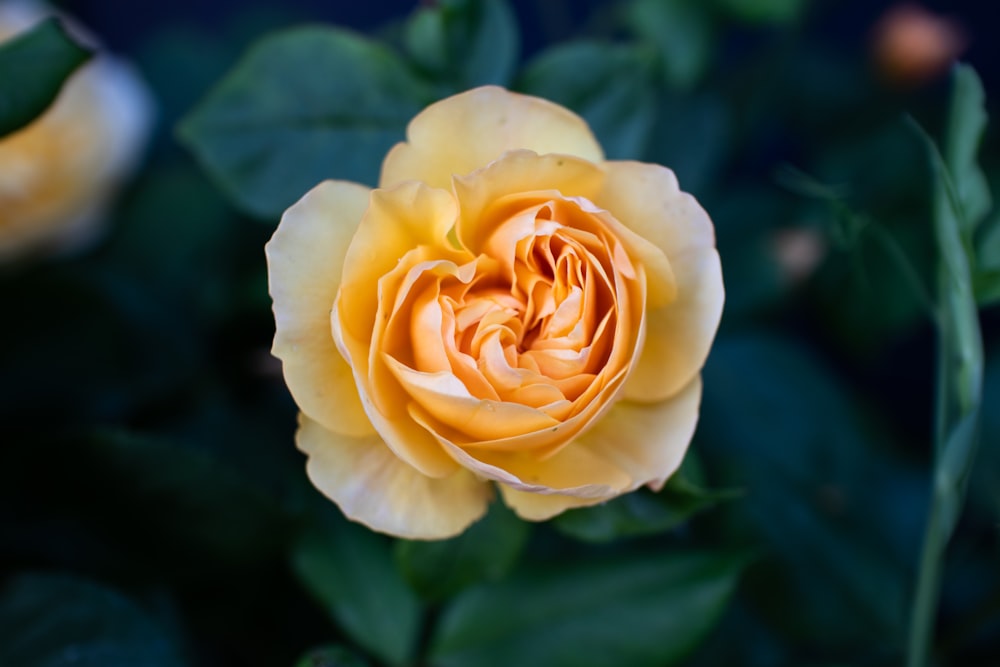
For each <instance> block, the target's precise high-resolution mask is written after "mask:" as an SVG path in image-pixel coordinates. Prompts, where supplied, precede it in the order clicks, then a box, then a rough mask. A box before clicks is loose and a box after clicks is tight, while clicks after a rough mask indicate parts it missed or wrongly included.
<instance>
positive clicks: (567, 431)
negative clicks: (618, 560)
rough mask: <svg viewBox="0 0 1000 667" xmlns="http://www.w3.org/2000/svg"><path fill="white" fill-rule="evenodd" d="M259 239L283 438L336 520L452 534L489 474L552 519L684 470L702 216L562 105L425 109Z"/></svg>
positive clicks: (662, 172) (524, 505)
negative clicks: (374, 172)
mask: <svg viewBox="0 0 1000 667" xmlns="http://www.w3.org/2000/svg"><path fill="white" fill-rule="evenodd" d="M266 250H267V259H268V267H269V281H270V291H271V296H272V298H273V299H274V315H275V322H276V325H277V330H276V334H275V338H274V347H273V353H274V355H275V356H277V357H278V358H280V359H281V361H282V362H283V370H284V376H285V380H286V382H287V384H288V387H289V389H290V391H291V393H292V396H293V397H294V399H295V401H296V402H297V404H298V406H299V408H300V409H301V414H300V417H299V430H298V434H297V438H296V440H297V444H298V447H299V448H300V449H301V450H302V451H303V452H305V453H306V454H307V455H308V457H309V461H308V465H307V471H308V474H309V477H310V479H311V480H312V482H313V483H314V484H315V485H316V487H318V488H319V489H320V491H322V492H323V493H324V494H325V495H327V496H328V497H330V498H331V499H333V500H334V501H335V502H336V503H337V504H338V505H339V506H340V508H341V509H342V510H343V512H344V513H345V514H346V515H347V516H348V517H349V518H351V519H354V520H356V521H360V522H362V523H364V524H366V525H367V526H369V527H370V528H373V529H375V530H378V531H383V532H386V533H391V534H394V535H398V536H402V537H407V538H427V539H434V538H443V537H448V536H451V535H455V534H457V533H459V532H461V531H462V530H464V529H465V527H467V526H468V525H469V524H470V523H471V522H473V521H475V520H476V519H477V518H479V517H480V516H482V515H483V513H484V512H485V511H486V508H487V505H488V503H489V502H490V500H491V498H492V496H493V492H494V488H499V490H500V494H501V495H502V497H503V500H504V502H505V503H506V504H507V505H508V506H509V507H511V508H513V510H514V511H515V512H516V513H517V514H518V515H519V516H521V517H523V518H525V519H530V520H543V519H546V518H549V517H552V516H554V515H556V514H558V513H560V512H562V511H564V510H566V509H568V508H572V507H581V506H586V505H594V504H597V503H601V502H604V501H606V500H608V499H611V498H614V497H616V496H619V495H621V494H623V493H628V492H630V491H633V490H635V489H637V488H639V487H641V486H643V485H646V486H649V487H651V488H653V489H659V488H660V487H662V485H663V484H664V482H665V481H666V479H667V478H668V477H670V475H671V474H672V473H673V472H674V471H675V470H676V469H677V467H678V466H679V465H680V463H681V460H682V458H683V456H684V453H685V450H686V449H687V446H688V443H689V442H690V440H691V437H692V434H693V433H694V430H695V424H696V422H697V420H698V406H699V402H700V398H701V380H700V375H699V373H700V370H701V367H702V365H703V364H704V361H705V358H706V356H707V355H708V351H709V347H710V346H711V343H712V339H713V337H714V335H715V331H716V328H717V327H718V323H719V318H720V316H721V313H722V304H723V297H724V292H723V286H722V273H721V268H720V264H719V256H718V254H717V252H716V250H715V234H714V230H713V227H712V223H711V221H710V220H709V217H708V215H706V213H705V211H704V210H702V208H701V207H700V206H699V205H698V203H697V202H696V201H695V200H694V199H693V198H692V197H691V196H689V195H687V194H685V193H683V192H681V191H680V190H679V189H678V185H677V180H676V179H675V178H674V174H673V173H672V172H671V171H670V170H669V169H666V168H664V167H660V166H657V165H653V164H643V163H639V162H618V161H605V159H604V155H603V153H602V151H601V147H600V146H599V145H598V143H597V142H596V140H595V139H594V136H593V135H592V133H591V132H590V129H589V128H588V127H587V125H586V123H584V121H583V120H582V119H580V118H579V117H577V116H576V115H574V114H573V113H571V112H570V111H568V110H566V109H564V108H562V107H560V106H557V105H555V104H552V103H550V102H547V101H545V100H542V99H538V98H534V97H528V96H524V95H519V94H515V93H511V92H508V91H506V90H503V89H501V88H496V87H485V88H478V89H475V90H471V91H469V92H466V93H462V94H460V95H456V96H454V97H451V98H448V99H445V100H443V101H441V102H438V103H436V104H433V105H431V106H430V107H428V108H427V109H425V110H424V111H423V112H422V113H420V114H419V115H418V116H417V117H416V118H414V119H413V121H411V123H410V125H409V128H408V130H407V141H406V142H404V143H400V144H397V145H396V146H395V147H394V148H393V149H392V150H391V151H390V152H389V154H388V155H387V156H386V158H385V161H384V162H383V164H382V173H381V178H380V182H379V187H378V188H377V189H375V190H370V189H368V188H366V187H363V186H361V185H357V184H354V183H347V182H343V181H326V182H323V183H321V184H319V185H318V186H316V187H315V188H314V189H313V190H312V191H310V192H309V193H308V194H306V196H305V197H303V198H302V199H301V200H300V201H299V202H298V203H296V204H295V205H294V206H292V207H291V208H289V209H288V211H286V212H285V214H284V216H283V217H282V219H281V223H280V225H279V226H278V228H277V230H276V231H275V233H274V236H273V238H272V239H271V241H270V242H269V243H268V245H267V249H266ZM494 483H495V485H494Z"/></svg>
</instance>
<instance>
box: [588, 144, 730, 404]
mask: <svg viewBox="0 0 1000 667" xmlns="http://www.w3.org/2000/svg"><path fill="white" fill-rule="evenodd" d="M606 168H607V178H606V180H605V185H604V190H603V191H602V192H601V194H600V195H598V197H597V199H596V200H595V203H596V204H597V205H598V206H601V207H602V208H605V209H607V210H608V211H609V212H611V213H612V214H613V215H614V216H615V217H616V218H617V219H618V220H619V221H620V222H621V223H622V224H624V225H626V226H628V227H629V228H631V229H632V230H633V231H635V232H636V233H637V234H638V235H639V236H642V237H643V238H645V239H648V240H649V241H651V242H652V243H654V244H655V245H656V246H658V247H659V248H660V249H661V250H663V252H664V253H665V254H666V255H667V259H669V260H670V265H671V268H672V269H673V272H674V277H675V279H676V281H677V296H676V299H675V300H674V301H673V302H671V303H670V304H669V305H667V306H665V307H662V308H649V309H648V311H647V313H646V322H647V324H646V326H647V329H646V343H645V346H644V348H643V352H642V356H641V357H640V358H639V359H638V360H637V361H636V364H635V370H634V371H633V373H632V375H631V377H630V378H629V381H628V382H627V383H626V385H625V398H627V399H631V400H635V401H660V400H663V399H665V398H667V397H669V396H672V395H673V394H674V393H676V392H677V391H680V390H681V389H682V388H683V387H684V386H685V385H687V384H688V383H689V382H690V381H691V379H692V378H693V377H694V376H695V375H696V374H697V373H698V371H699V370H700V369H701V367H702V366H703V365H704V364H705V359H706V358H707V357H708V352H709V349H710V348H711V345H712V340H713V339H714V337H715V332H716V330H717V329H718V326H719V320H720V319H721V317H722V306H723V303H724V301H725V289H724V287H723V284H722V267H721V264H720V262H719V255H718V253H717V252H716V250H715V230H714V228H713V227H712V221H711V220H710V219H709V217H708V214H707V213H705V211H704V209H702V208H701V206H699V204H698V202H697V201H695V199H694V198H693V197H691V196H690V195H688V194H687V193H684V192H681V191H680V190H679V189H678V187H677V179H676V178H675V177H674V174H673V172H671V171H670V170H669V169H666V168H665V167H660V166H658V165H652V164H643V163H639V162H608V163H606Z"/></svg>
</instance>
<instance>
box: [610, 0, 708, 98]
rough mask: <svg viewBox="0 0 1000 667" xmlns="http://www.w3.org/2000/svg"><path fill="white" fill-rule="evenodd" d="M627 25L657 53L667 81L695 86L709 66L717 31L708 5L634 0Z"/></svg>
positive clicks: (683, 86)
mask: <svg viewBox="0 0 1000 667" xmlns="http://www.w3.org/2000/svg"><path fill="white" fill-rule="evenodd" d="M625 19H626V21H627V23H628V26H629V27H630V28H631V29H632V31H633V32H634V33H635V34H636V35H638V36H639V37H640V39H642V40H643V41H644V42H646V43H648V44H650V45H651V46H652V47H653V49H654V50H655V52H656V53H657V55H658V58H659V63H660V70H661V72H662V74H663V77H664V80H665V81H666V83H667V84H668V85H669V86H670V87H672V88H675V89H689V88H691V87H693V86H694V85H695V84H696V83H697V82H698V81H699V80H700V79H701V78H702V76H704V74H705V72H706V71H707V70H708V67H709V65H710V64H711V59H712V55H713V53H714V51H715V42H716V35H715V29H714V26H713V25H712V21H711V17H710V16H709V14H708V11H707V7H706V6H705V5H704V4H701V3H695V2H689V1H688V0H635V1H634V2H633V3H632V4H631V6H630V7H629V9H628V13H627V14H626V17H625Z"/></svg>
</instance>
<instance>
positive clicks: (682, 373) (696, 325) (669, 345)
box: [624, 248, 725, 401]
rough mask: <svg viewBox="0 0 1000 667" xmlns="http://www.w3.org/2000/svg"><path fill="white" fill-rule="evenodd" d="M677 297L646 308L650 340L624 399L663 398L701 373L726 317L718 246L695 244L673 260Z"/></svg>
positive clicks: (631, 378) (647, 330)
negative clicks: (660, 306) (723, 312)
mask: <svg viewBox="0 0 1000 667" xmlns="http://www.w3.org/2000/svg"><path fill="white" fill-rule="evenodd" d="M671 263H672V266H673V269H674V275H675V276H676V277H677V299H676V300H675V301H674V302H673V303H671V304H670V305H668V306H666V307H664V308H650V309H648V310H647V311H646V342H645V344H644V345H643V348H642V354H641V356H640V357H639V358H638V359H637V360H636V361H635V364H634V369H633V372H632V375H631V376H630V377H629V379H628V381H627V382H626V383H625V394H624V396H625V398H627V399H630V400H634V401H660V400H663V399H665V398H667V397H669V396H672V395H673V394H675V393H676V392H677V391H680V390H681V389H682V388H683V387H684V386H685V385H687V384H688V383H689V382H690V381H691V379H692V378H693V377H694V376H696V375H697V374H698V372H699V371H700V370H701V367H702V366H703V365H704V364H705V359H707V358H708V353H709V350H710V349H711V347H712V340H713V339H714V338H715V332H716V330H717V329H718V328H719V320H720V319H721V318H722V305H723V302H724V301H725V291H724V289H723V286H722V266H721V264H720V262H719V254H718V253H717V252H716V251H715V249H714V248H692V249H689V250H687V251H686V252H683V253H682V254H679V255H675V256H674V257H672V258H671Z"/></svg>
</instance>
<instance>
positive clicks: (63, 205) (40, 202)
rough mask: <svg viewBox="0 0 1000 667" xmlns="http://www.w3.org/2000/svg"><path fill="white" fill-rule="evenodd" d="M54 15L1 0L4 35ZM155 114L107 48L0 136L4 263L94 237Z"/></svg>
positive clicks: (141, 87)
mask: <svg viewBox="0 0 1000 667" xmlns="http://www.w3.org/2000/svg"><path fill="white" fill-rule="evenodd" d="M50 13H51V11H49V10H47V9H45V8H44V7H42V6H41V5H37V4H34V3H28V2H4V1H3V0H0V41H3V40H7V39H9V38H11V37H13V36H14V35H16V34H18V33H20V32H22V31H24V30H27V29H29V28H31V27H32V26H33V25H35V24H36V23H38V22H39V21H40V20H42V19H43V18H45V17H46V16H47V15H48V14H50ZM75 29H76V30H77V31H79V29H78V28H75ZM85 38H86V37H85ZM151 117H152V105H151V102H150V97H149V94H148V92H147V91H146V88H145V87H144V85H143V84H142V82H141V81H140V80H139V78H138V77H137V76H136V74H135V73H134V72H133V71H132V69H131V68H130V67H129V66H128V65H126V64H125V63H122V62H120V61H118V60H115V59H113V58H111V57H110V56H108V55H104V54H101V55H97V56H95V57H94V58H93V59H91V60H90V61H89V62H88V63H86V64H84V65H83V66H82V67H81V68H79V69H78V70H77V71H76V72H75V73H74V74H73V75H72V76H71V77H70V79H69V80H68V81H67V82H66V84H65V85H64V86H63V89H62V91H60V94H59V97H58V98H57V99H56V101H55V102H54V103H53V105H52V106H51V107H50V108H49V109H48V110H46V112H45V113H44V114H43V115H42V116H41V117H40V118H38V119H36V120H35V121H34V122H32V123H31V124H30V125H28V126H27V127H24V128H22V129H21V130H18V131H16V132H14V133H13V134H10V135H8V136H5V137H0V261H5V260H9V259H11V258H14V257H18V256H24V255H26V254H31V253H37V252H49V251H64V250H70V249H73V248H76V247H79V246H80V245H82V244H84V243H86V242H87V241H88V240H90V239H92V238H94V236H95V235H96V234H97V233H98V232H99V230H100V228H101V225H100V223H101V222H103V219H102V218H103V213H104V211H105V208H106V207H107V204H108V202H109V199H110V198H111V196H112V195H113V194H114V192H115V190H116V188H117V187H118V185H119V183H120V182H121V180H122V179H123V178H124V177H125V176H126V175H127V174H128V173H129V172H130V171H131V170H132V169H133V167H134V166H135V163H136V160H137V159H138V157H139V152H140V151H141V149H142V146H143V144H144V142H145V138H146V135H147V134H148V130H149V126H150V121H151Z"/></svg>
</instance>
